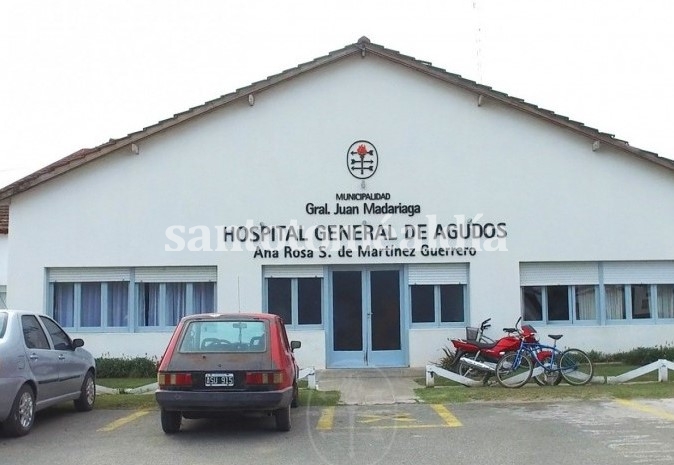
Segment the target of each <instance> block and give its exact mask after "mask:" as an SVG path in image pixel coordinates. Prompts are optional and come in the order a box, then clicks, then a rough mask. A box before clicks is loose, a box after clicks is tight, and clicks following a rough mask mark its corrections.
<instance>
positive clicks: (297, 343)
mask: <svg viewBox="0 0 674 465" xmlns="http://www.w3.org/2000/svg"><path fill="white" fill-rule="evenodd" d="M300 347H302V341H290V348H291V349H292V350H295V349H299V348H300Z"/></svg>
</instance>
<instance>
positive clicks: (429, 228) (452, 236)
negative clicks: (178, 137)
mask: <svg viewBox="0 0 674 465" xmlns="http://www.w3.org/2000/svg"><path fill="white" fill-rule="evenodd" d="M378 165H379V155H378V154H377V149H376V148H375V146H374V145H373V144H372V143H370V142H368V141H366V140H358V141H356V142H354V143H353V144H351V145H350V146H349V149H348V150H347V152H346V166H347V169H348V170H349V173H351V175H352V176H353V177H355V178H356V179H360V180H365V179H368V178H370V177H372V176H373V175H374V173H375V172H376V171H377V167H378ZM361 187H362V188H363V191H346V192H344V191H342V192H336V193H335V194H334V199H335V200H334V203H332V204H330V202H329V201H328V200H327V199H325V198H323V199H305V200H304V201H303V203H304V208H303V211H301V212H300V215H301V216H298V217H296V218H295V219H291V220H290V221H289V222H288V223H287V224H282V223H275V222H274V223H267V222H266V221H261V220H260V219H252V218H251V219H249V220H247V221H246V222H245V224H243V223H239V224H229V225H216V226H215V227H214V228H212V227H209V226H207V225H197V226H192V227H187V226H185V225H170V226H168V227H167V228H166V239H167V240H168V243H166V244H165V246H164V250H165V251H167V252H179V251H182V250H185V249H187V250H189V251H203V252H213V251H217V252H227V251H244V250H247V251H251V252H253V258H255V259H330V258H333V257H334V258H359V259H364V258H365V259H369V258H388V257H391V258H394V257H404V258H406V257H422V258H423V259H427V258H432V257H438V259H441V260H442V259H445V260H446V259H447V258H450V257H457V258H460V259H465V258H466V257H472V256H475V255H476V254H477V253H478V252H479V251H507V250H508V249H507V247H506V242H505V241H506V237H507V236H508V230H507V224H506V222H505V221H499V220H498V219H487V218H483V214H482V213H477V214H475V215H471V216H466V215H459V214H454V215H451V214H448V212H438V213H436V212H428V213H426V214H425V215H423V217H421V215H422V205H421V203H417V202H416V201H409V200H405V199H402V200H401V199H397V198H396V196H395V195H394V194H392V193H391V192H387V191H374V192H368V191H365V190H364V189H365V182H362V183H361ZM309 218H311V219H312V221H308V222H306V223H305V222H304V221H306V220H307V219H309ZM302 219H304V221H302Z"/></svg>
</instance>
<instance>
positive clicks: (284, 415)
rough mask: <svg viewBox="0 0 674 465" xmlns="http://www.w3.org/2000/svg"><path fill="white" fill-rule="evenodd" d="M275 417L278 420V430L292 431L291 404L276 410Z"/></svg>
mask: <svg viewBox="0 0 674 465" xmlns="http://www.w3.org/2000/svg"><path fill="white" fill-rule="evenodd" d="M274 419H275V420H276V429H277V430H279V431H290V406H287V407H284V408H280V409H278V410H275V411H274Z"/></svg>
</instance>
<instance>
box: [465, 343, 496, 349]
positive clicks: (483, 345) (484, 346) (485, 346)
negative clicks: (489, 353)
mask: <svg viewBox="0 0 674 465" xmlns="http://www.w3.org/2000/svg"><path fill="white" fill-rule="evenodd" d="M466 342H468V343H469V344H473V345H474V346H476V347H479V348H480V349H491V348H492V347H494V346H495V345H496V342H480V341H466Z"/></svg>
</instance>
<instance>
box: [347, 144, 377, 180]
mask: <svg viewBox="0 0 674 465" xmlns="http://www.w3.org/2000/svg"><path fill="white" fill-rule="evenodd" d="M378 165H379V155H377V149H376V148H374V145H372V144H371V143H370V142H368V141H366V140H358V141H356V142H354V143H353V144H351V147H349V150H347V151H346V167H347V169H348V170H349V173H351V175H352V176H353V177H354V178H358V179H367V178H370V177H372V175H373V174H374V173H375V171H377V166H378Z"/></svg>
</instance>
